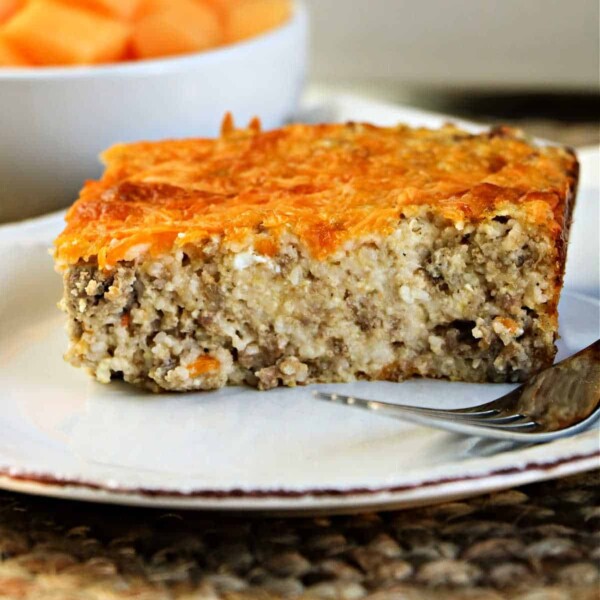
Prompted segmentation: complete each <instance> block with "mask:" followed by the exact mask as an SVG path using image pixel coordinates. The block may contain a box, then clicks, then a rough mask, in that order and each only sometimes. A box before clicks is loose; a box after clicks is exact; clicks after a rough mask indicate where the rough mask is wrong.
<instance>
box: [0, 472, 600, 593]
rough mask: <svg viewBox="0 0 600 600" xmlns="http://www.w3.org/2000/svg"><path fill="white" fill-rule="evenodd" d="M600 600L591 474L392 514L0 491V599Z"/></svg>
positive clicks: (599, 489)
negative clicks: (136, 502)
mask: <svg viewBox="0 0 600 600" xmlns="http://www.w3.org/2000/svg"><path fill="white" fill-rule="evenodd" d="M282 597H284V598H317V599H319V598H321V599H338V598H339V599H344V600H355V599H360V598H369V599H372V600H388V599H389V600H396V599H398V600H413V599H415V600H417V599H421V598H434V599H435V598H444V599H448V600H453V599H462V598H465V599H467V598H468V599H475V598H481V599H483V600H487V599H489V600H492V599H500V598H519V599H521V600H546V599H548V600H559V599H560V600H562V599H565V600H566V599H570V598H575V599H577V598H582V599H590V600H591V599H594V600H597V599H598V598H600V471H596V472H593V473H587V474H584V475H579V476H576V477H571V478H566V479H562V480H557V481H551V482H545V483H540V484H534V485H529V486H526V487H523V488H519V489H513V490H509V491H503V492H498V493H495V494H491V495H487V496H481V497H478V498H474V499H471V500H466V501H461V502H451V503H448V504H442V505H438V506H433V507H428V508H420V509H414V510H407V511H397V512H389V513H372V514H362V515H358V516H343V517H330V518H324V517H317V518H308V517H307V518H293V519H279V518H278V519H274V518H272V519H271V518H263V517H261V518H258V517H253V518H248V517H241V516H237V517H234V516H230V515H220V514H215V513H194V512H166V511H164V510H151V509H138V508H126V507H114V506H103V505H94V504H85V503H75V502H66V501H59V500H49V499H44V498H36V497H28V496H24V495H17V494H12V493H8V492H0V598H10V599H13V598H15V599H26V600H113V599H124V598H127V599H137V600H150V599H152V600H154V599H159V600H162V599H165V600H170V599H178V600H184V599H185V600H192V599H195V600H200V599H202V600H204V599H207V600H215V599H219V598H226V599H230V600H244V599H247V598H253V599H254V598H256V599H265V600H268V599H271V598H282Z"/></svg>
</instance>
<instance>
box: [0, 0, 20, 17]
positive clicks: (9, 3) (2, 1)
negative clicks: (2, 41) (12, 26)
mask: <svg viewBox="0 0 600 600" xmlns="http://www.w3.org/2000/svg"><path fill="white" fill-rule="evenodd" d="M24 3H25V2H24V0H0V23H4V22H5V21H8V19H10V17H12V16H13V15H14V14H15V13H16V12H17V11H18V10H19V9H20V8H21V7H22V6H23V4H24Z"/></svg>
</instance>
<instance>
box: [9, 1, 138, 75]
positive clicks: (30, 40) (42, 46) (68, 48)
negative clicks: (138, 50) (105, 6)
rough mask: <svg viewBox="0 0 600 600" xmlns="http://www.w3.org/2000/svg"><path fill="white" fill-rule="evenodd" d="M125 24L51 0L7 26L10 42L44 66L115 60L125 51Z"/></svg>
mask: <svg viewBox="0 0 600 600" xmlns="http://www.w3.org/2000/svg"><path fill="white" fill-rule="evenodd" d="M129 34H130V28H129V27H128V26H127V25H125V24H124V23H120V22H118V21H115V20H112V19H108V18H106V17H102V16H99V15H96V14H93V13H90V12H88V11H83V10H79V9H75V8H73V7H71V6H66V5H63V4H59V3H57V2H54V1H51V0H36V1H34V2H30V3H29V4H27V6H26V7H25V8H24V9H23V10H22V11H20V12H19V13H18V14H17V15H15V16H14V17H13V18H12V19H11V20H10V21H9V22H8V23H7V24H6V25H5V26H4V35H5V36H6V39H7V40H8V41H9V42H10V43H12V44H13V45H14V46H16V47H17V49H19V50H20V51H22V52H23V54H25V55H26V56H27V57H29V58H30V59H31V60H32V61H33V62H34V63H36V64H40V65H75V64H95V63H103V62H110V61H115V60H118V59H119V58H121V56H122V55H123V53H124V52H125V48H126V46H127V41H128V38H129Z"/></svg>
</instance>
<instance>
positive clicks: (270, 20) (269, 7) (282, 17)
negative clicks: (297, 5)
mask: <svg viewBox="0 0 600 600" xmlns="http://www.w3.org/2000/svg"><path fill="white" fill-rule="evenodd" d="M291 12H292V5H291V2H290V0H238V1H237V2H234V3H231V5H230V6H229V11H228V15H227V20H226V22H227V25H226V38H227V41H228V42H237V41H239V40H245V39H247V38H250V37H254V36H255V35H258V34H259V33H263V32H264V31H267V30H268V29H273V28H274V27H277V26H278V25H281V24H282V23H284V22H285V21H287V20H288V19H289V18H290V15H291Z"/></svg>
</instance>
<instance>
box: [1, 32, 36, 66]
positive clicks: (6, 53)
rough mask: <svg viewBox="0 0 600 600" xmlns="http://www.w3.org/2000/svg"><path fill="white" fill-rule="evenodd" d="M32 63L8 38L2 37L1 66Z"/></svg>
mask: <svg viewBox="0 0 600 600" xmlns="http://www.w3.org/2000/svg"><path fill="white" fill-rule="evenodd" d="M29 65H30V63H29V62H28V61H27V60H26V59H25V57H24V56H23V55H22V54H20V53H19V52H17V50H15V49H14V48H13V47H12V46H11V45H10V44H9V43H8V42H7V41H6V40H3V39H2V38H1V37H0V68H2V67H27V66H29Z"/></svg>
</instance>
